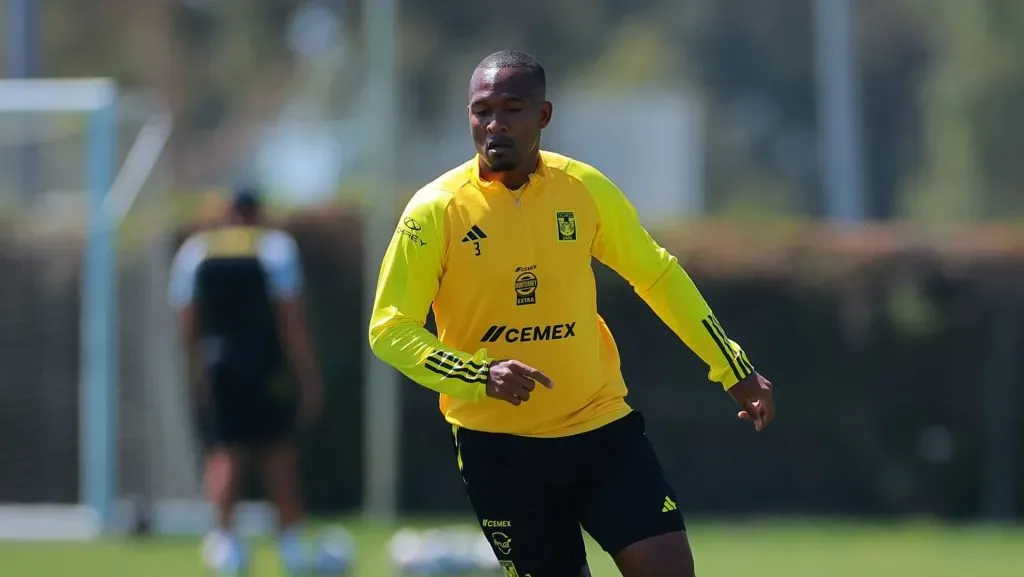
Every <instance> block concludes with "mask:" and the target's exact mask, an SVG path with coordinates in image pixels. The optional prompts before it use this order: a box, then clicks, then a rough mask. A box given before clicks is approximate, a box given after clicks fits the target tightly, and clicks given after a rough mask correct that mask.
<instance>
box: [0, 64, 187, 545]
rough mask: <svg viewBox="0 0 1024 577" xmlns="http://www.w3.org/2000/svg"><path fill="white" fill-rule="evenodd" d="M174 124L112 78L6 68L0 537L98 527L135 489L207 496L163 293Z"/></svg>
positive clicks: (94, 533) (0, 159) (95, 531)
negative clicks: (9, 72)
mask: <svg viewBox="0 0 1024 577" xmlns="http://www.w3.org/2000/svg"><path fill="white" fill-rule="evenodd" d="M140 125H141V126H140ZM171 129H172V123H171V119H170V116H169V115H167V114H166V113H164V112H163V111H162V110H160V109H159V107H156V106H154V104H153V102H152V101H151V100H150V99H147V98H146V97H144V96H142V95H137V94H132V93H128V94H125V93H122V92H121V91H120V90H119V89H118V87H117V85H116V83H115V82H114V81H113V80H111V79H107V78H96V79H38V80H0V267H3V271H4V276H5V281H4V283H3V284H2V285H0V366H3V367H4V370H3V371H0V470H4V475H3V477H2V478H0V539H91V538H96V537H98V536H101V535H103V534H105V533H109V532H111V531H112V530H115V529H118V528H121V524H122V523H123V521H121V520H119V518H118V517H119V512H120V506H119V500H120V498H121V497H124V496H125V495H127V494H139V495H141V496H143V497H144V498H146V499H147V500H159V499H164V502H163V504H161V505H159V506H158V508H159V509H161V510H164V509H166V510H169V511H170V513H171V516H172V522H173V515H174V514H175V512H176V511H177V510H178V509H180V507H179V506H178V503H179V502H184V503H185V504H186V505H188V504H190V503H194V502H195V501H197V500H198V498H199V494H198V482H197V479H196V477H197V474H196V471H197V470H196V465H197V463H196V460H195V455H196V453H195V451H194V448H193V447H192V446H191V442H190V441H191V439H190V438H189V427H188V426H187V425H188V424H189V423H188V412H187V403H186V401H185V400H184V399H182V398H181V397H182V396H183V395H182V394H181V391H182V390H183V389H184V388H183V387H181V386H180V381H181V380H182V376H181V375H180V370H179V368H178V367H177V365H178V364H180V363H179V360H180V358H179V354H178V353H180V347H178V345H177V342H176V340H175V338H174V334H173V318H172V317H173V315H172V313H171V312H170V311H169V310H168V309H167V307H166V301H165V297H164V295H165V291H166V281H167V274H168V270H167V269H168V268H169V264H170V259H171V257H172V256H173V246H172V244H173V235H174V231H175V230H176V229H175V227H174V226H173V223H172V222H170V217H169V213H170V211H169V210H168V209H169V206H168V202H167V201H168V197H167V193H168V192H169V186H168V183H167V182H166V178H165V177H166V173H165V172H164V171H162V170H161V160H162V158H163V156H164V155H163V151H164V148H165V145H166V143H167V141H168V138H169V136H170V133H171ZM26 149H27V150H31V151H32V154H31V155H30V156H26V155H22V154H18V152H19V151H20V150H26ZM27 159H30V160H33V162H31V163H25V164H28V165H30V166H23V165H22V164H23V163H24V161H25V160H27ZM33 170H34V172H29V171H33ZM23 171H24V172H28V173H29V174H31V175H32V176H33V178H30V179H24V180H19V179H13V178H12V175H16V174H19V173H22V172H23ZM158 176H159V177H161V178H163V180H161V178H157V177H158ZM121 351H123V354H120V352H121ZM167 459H170V460H171V462H164V461H165V460H167ZM121 461H123V462H121ZM167 503H170V505H168V504H167ZM186 510H188V509H187V506H186ZM194 516H195V515H191V516H190V517H194ZM193 524H194V523H193Z"/></svg>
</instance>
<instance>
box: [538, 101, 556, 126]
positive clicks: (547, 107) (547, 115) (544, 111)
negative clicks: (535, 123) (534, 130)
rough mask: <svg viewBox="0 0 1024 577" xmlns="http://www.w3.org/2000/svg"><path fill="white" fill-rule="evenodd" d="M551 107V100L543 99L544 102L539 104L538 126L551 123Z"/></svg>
mask: <svg viewBox="0 0 1024 577" xmlns="http://www.w3.org/2000/svg"><path fill="white" fill-rule="evenodd" d="M552 109H553V107H552V105H551V102H550V101H548V100H545V101H544V104H543V105H541V107H540V127H541V128H547V127H548V124H551V112H552Z"/></svg>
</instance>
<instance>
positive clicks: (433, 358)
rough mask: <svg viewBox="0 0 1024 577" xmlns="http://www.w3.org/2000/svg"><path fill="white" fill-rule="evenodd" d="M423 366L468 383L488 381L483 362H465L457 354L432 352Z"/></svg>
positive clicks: (443, 375)
mask: <svg viewBox="0 0 1024 577" xmlns="http://www.w3.org/2000/svg"><path fill="white" fill-rule="evenodd" d="M423 367H424V368H425V369H427V370H429V371H431V372H433V373H436V374H438V375H441V376H442V377H446V378H451V379H458V380H460V381H463V382H467V383H481V382H483V383H486V382H487V376H486V373H484V368H485V365H484V364H483V363H475V362H472V361H467V362H463V361H462V360H460V359H459V358H458V357H456V356H455V355H452V354H450V353H445V352H442V351H436V352H434V353H431V354H430V355H429V356H428V357H427V359H426V361H425V362H424V363H423Z"/></svg>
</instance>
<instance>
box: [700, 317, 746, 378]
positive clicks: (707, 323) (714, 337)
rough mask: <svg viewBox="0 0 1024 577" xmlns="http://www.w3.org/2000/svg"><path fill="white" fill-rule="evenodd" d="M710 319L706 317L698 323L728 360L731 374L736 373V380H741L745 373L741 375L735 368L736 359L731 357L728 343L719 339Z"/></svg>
mask: <svg viewBox="0 0 1024 577" xmlns="http://www.w3.org/2000/svg"><path fill="white" fill-rule="evenodd" d="M711 319H712V317H708V318H706V319H704V320H702V321H701V322H700V323H701V324H702V325H704V330H706V331H707V332H708V336H710V337H711V340H713V341H715V344H716V345H718V350H720V351H722V356H724V357H725V360H726V361H728V362H729V368H730V369H732V374H734V375H736V380H737V381H739V380H742V379H743V377H744V376H745V375H742V374H741V373H740V371H739V369H737V368H736V360H735V359H734V358H733V355H732V354H731V352H732V351H731V350H730V348H729V346H728V344H727V343H726V342H724V341H723V340H722V339H721V337H719V336H718V333H717V332H716V331H715V329H714V327H712V326H711Z"/></svg>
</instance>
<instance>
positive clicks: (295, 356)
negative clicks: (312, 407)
mask: <svg viewBox="0 0 1024 577" xmlns="http://www.w3.org/2000/svg"><path fill="white" fill-rule="evenodd" d="M287 340H288V344H287V350H288V360H289V361H290V362H291V365H292V367H293V370H294V371H295V374H296V376H297V377H298V379H299V383H300V384H301V385H302V386H304V387H319V386H320V365H319V363H317V358H316V353H315V352H314V351H313V342H312V339H310V337H309V331H308V329H307V328H306V327H305V326H297V327H292V328H291V330H290V331H289V334H288V337H287Z"/></svg>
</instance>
